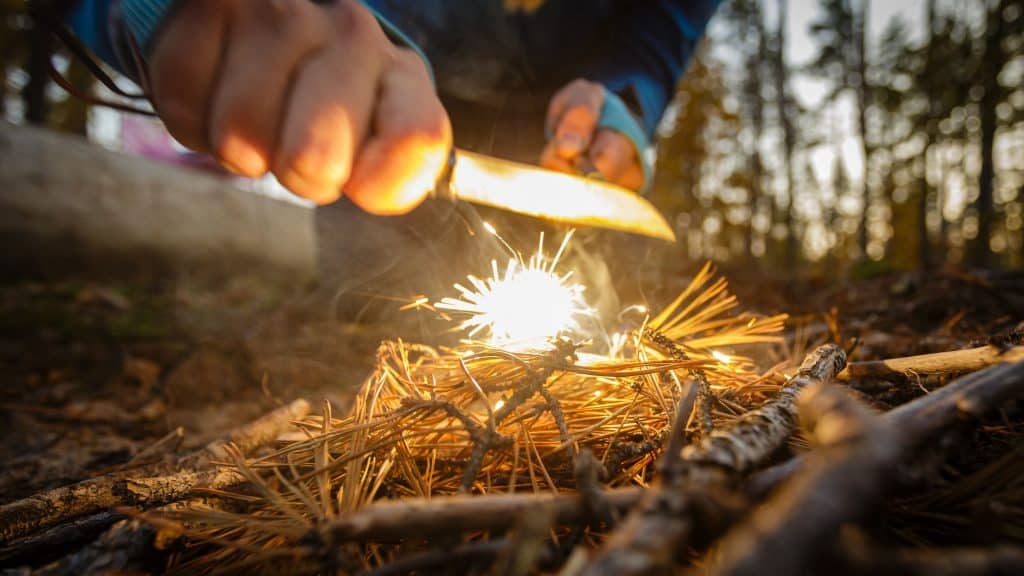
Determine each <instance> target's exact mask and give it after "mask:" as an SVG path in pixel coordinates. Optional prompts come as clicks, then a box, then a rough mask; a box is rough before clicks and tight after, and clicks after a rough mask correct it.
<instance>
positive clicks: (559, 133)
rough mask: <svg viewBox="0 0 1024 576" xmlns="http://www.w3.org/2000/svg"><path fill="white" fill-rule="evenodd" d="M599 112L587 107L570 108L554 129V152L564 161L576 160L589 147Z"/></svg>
mask: <svg viewBox="0 0 1024 576" xmlns="http://www.w3.org/2000/svg"><path fill="white" fill-rule="evenodd" d="M599 114H600V110H593V109H592V108H590V107H589V106H577V107H575V108H570V109H569V110H567V111H566V113H565V114H564V115H563V116H562V119H561V121H560V122H559V123H558V127H557V128H556V129H555V151H556V152H558V155H559V156H561V157H562V158H565V159H566V160H570V159H573V158H576V157H577V156H579V155H580V154H583V152H585V151H586V150H587V148H589V147H590V143H591V141H592V140H593V138H594V129H595V128H597V120H598V116H599Z"/></svg>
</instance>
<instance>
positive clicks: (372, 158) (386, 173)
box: [345, 50, 452, 214]
mask: <svg viewBox="0 0 1024 576" xmlns="http://www.w3.org/2000/svg"><path fill="white" fill-rule="evenodd" d="M451 142H452V133H451V125H450V124H449V122H448V115H447V114H446V113H445V111H444V108H443V107H442V106H441V102H440V100H438V99H437V96H436V94H435V93H434V89H433V85H432V84H431V81H430V77H429V76H428V75H427V72H426V68H425V67H424V66H423V63H422V61H420V60H419V56H417V55H416V54H414V53H413V52H411V51H407V50H401V51H400V57H399V58H398V59H397V64H396V65H394V66H392V67H391V68H390V69H389V70H388V71H387V72H385V73H384V77H383V79H382V82H381V86H380V99H379V100H378V103H377V110H376V111H375V113H374V126H373V135H372V136H371V137H370V139H369V140H368V141H367V142H366V144H365V145H364V146H363V147H362V149H361V150H360V151H359V154H358V156H357V158H356V162H355V165H354V166H353V168H352V176H351V177H350V178H349V180H348V182H347V183H346V185H345V195H346V196H348V197H350V198H351V199H352V201H353V202H354V203H355V204H356V205H358V206H359V207H361V208H362V209H364V210H366V211H367V212H370V213H372V214H401V213H405V212H408V211H410V210H412V209H413V208H415V207H416V206H417V205H419V203H420V202H422V201H423V199H424V198H425V197H426V195H427V194H428V193H430V191H431V190H433V188H434V186H435V184H436V183H437V179H438V177H439V176H440V174H441V171H442V169H443V168H444V166H445V163H446V162H447V159H448V153H449V151H450V149H451Z"/></svg>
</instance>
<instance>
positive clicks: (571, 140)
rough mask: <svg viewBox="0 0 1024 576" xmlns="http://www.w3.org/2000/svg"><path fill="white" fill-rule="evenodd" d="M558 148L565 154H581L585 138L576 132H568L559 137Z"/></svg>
mask: <svg viewBox="0 0 1024 576" xmlns="http://www.w3.org/2000/svg"><path fill="white" fill-rule="evenodd" d="M558 147H559V148H561V149H562V151H563V152H580V151H582V150H583V138H581V137H580V135H579V134H576V133H574V132H566V133H565V134H562V135H561V136H559V137H558Z"/></svg>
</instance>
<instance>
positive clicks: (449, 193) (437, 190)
mask: <svg viewBox="0 0 1024 576" xmlns="http://www.w3.org/2000/svg"><path fill="white" fill-rule="evenodd" d="M453 172H455V147H454V146H452V149H451V151H450V152H448V161H447V162H445V165H444V169H443V170H441V175H440V176H438V177H437V182H436V183H435V184H434V189H433V190H431V191H430V197H431V198H440V199H442V200H450V201H454V200H456V196H455V191H454V190H452V173H453Z"/></svg>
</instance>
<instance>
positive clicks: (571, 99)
mask: <svg viewBox="0 0 1024 576" xmlns="http://www.w3.org/2000/svg"><path fill="white" fill-rule="evenodd" d="M588 101H590V102H589V103H588ZM603 102H604V88H603V87H602V86H601V85H600V84H597V83H596V82H591V81H589V80H584V79H582V78H577V79H576V80H573V81H572V82H570V83H568V84H566V85H565V86H564V87H563V88H562V89H561V90H559V91H558V92H557V93H555V95H554V96H552V98H551V102H550V103H549V104H548V113H547V117H546V119H545V122H546V124H545V129H546V130H547V131H548V132H549V133H554V131H555V127H556V126H557V125H558V122H559V120H561V118H562V115H563V114H565V112H566V110H568V109H569V108H573V107H576V106H581V105H589V106H591V107H594V108H596V109H600V107H601V104H602V103H603Z"/></svg>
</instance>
